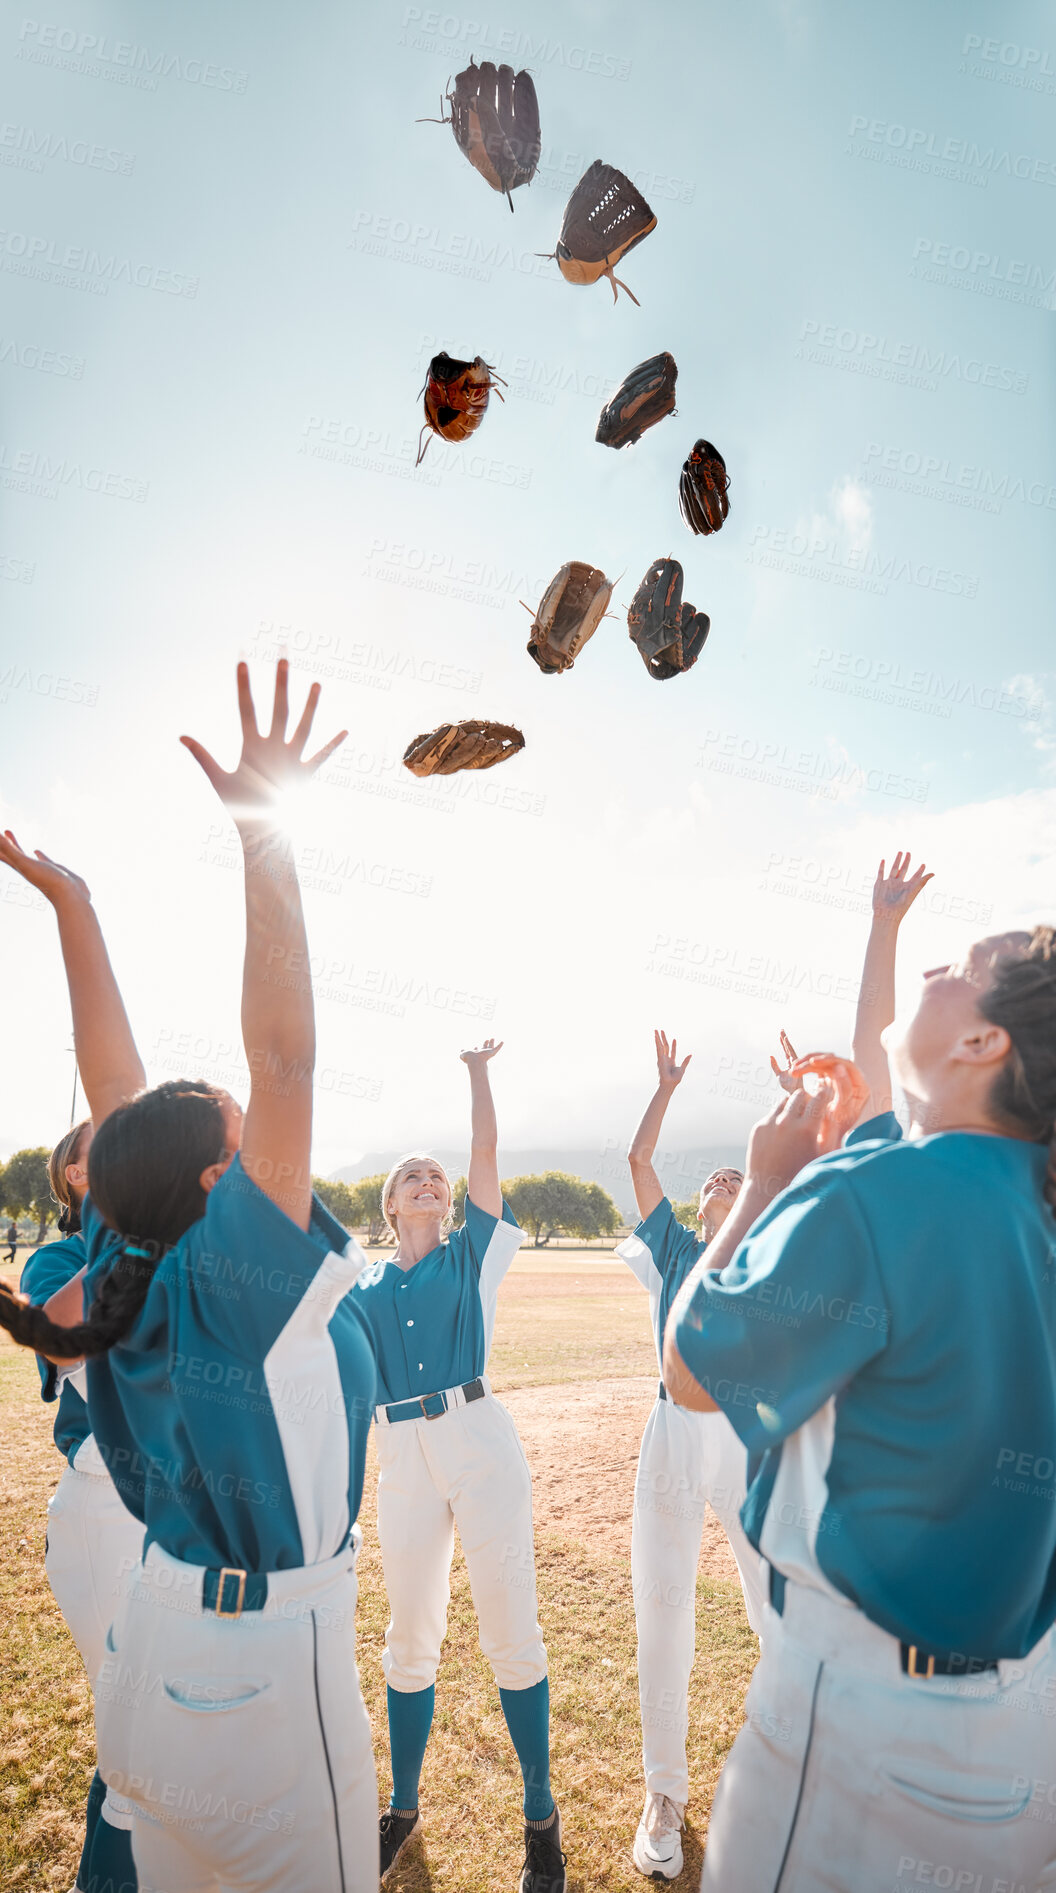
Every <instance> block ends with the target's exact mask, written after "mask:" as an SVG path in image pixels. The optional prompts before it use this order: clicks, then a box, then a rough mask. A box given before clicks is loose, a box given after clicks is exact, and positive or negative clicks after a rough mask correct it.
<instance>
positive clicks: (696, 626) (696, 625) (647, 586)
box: [627, 559, 711, 683]
mask: <svg viewBox="0 0 1056 1893" xmlns="http://www.w3.org/2000/svg"><path fill="white" fill-rule="evenodd" d="M627 629H628V632H629V634H630V637H631V641H632V643H634V644H635V645H636V646H637V648H638V650H639V652H640V653H641V658H642V662H643V664H644V665H645V668H646V670H647V671H648V672H649V675H650V677H655V678H656V679H657V681H658V682H661V683H662V682H664V681H665V679H667V678H668V677H677V676H678V675H679V674H680V672H682V671H684V670H691V669H692V668H693V665H694V664H695V663H696V661H697V659H698V657H699V656H700V653H701V651H702V650H703V649H704V644H705V641H706V639H707V635H708V632H709V631H710V630H711V619H710V618H709V617H708V616H707V614H706V613H705V612H703V611H694V609H693V606H692V605H689V604H686V605H684V604H683V603H682V567H681V566H680V565H679V563H678V560H677V559H654V561H653V563H652V565H651V566H650V567H649V570H648V572H647V573H646V575H645V577H644V578H643V580H642V582H641V584H640V585H639V587H638V590H637V591H636V592H635V594H634V598H633V599H632V601H631V607H630V610H629V611H628V613H627Z"/></svg>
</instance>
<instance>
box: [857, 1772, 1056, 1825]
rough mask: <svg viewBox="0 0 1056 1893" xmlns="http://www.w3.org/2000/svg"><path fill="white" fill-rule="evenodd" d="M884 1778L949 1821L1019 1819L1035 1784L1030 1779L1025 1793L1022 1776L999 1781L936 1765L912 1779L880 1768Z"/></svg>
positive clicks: (919, 1805)
mask: <svg viewBox="0 0 1056 1893" xmlns="http://www.w3.org/2000/svg"><path fill="white" fill-rule="evenodd" d="M880 1778H881V1782H882V1784H883V1785H884V1787H885V1788H888V1789H892V1790H893V1791H894V1793H895V1794H899V1795H904V1796H905V1798H906V1800H907V1801H912V1802H915V1804H916V1806H917V1807H919V1808H924V1809H925V1810H926V1811H927V1812H928V1813H930V1814H936V1815H939V1816H941V1818H942V1819H943V1820H945V1821H953V1822H957V1821H963V1822H967V1823H974V1822H989V1821H1014V1820H1016V1819H1017V1818H1018V1816H1019V1815H1021V1814H1022V1813H1023V1812H1024V1811H1025V1809H1026V1807H1027V1806H1028V1804H1029V1801H1030V1792H1031V1786H1032V1785H1033V1784H1031V1783H1029V1782H1028V1784H1027V1787H1026V1792H1025V1793H1024V1792H1023V1791H1022V1790H1019V1791H1018V1792H1017V1779H1022V1778H1021V1777H1019V1778H1016V1777H1011V1778H1010V1777H1009V1776H1007V1775H1006V1776H1005V1778H1004V1780H997V1781H995V1780H992V1779H988V1778H986V1777H985V1776H982V1777H980V1776H973V1775H970V1774H952V1773H949V1774H948V1773H945V1772H943V1771H937V1770H935V1769H934V1768H922V1769H921V1771H920V1773H919V1775H917V1776H916V1778H915V1779H914V1780H912V1781H910V1780H908V1779H907V1778H906V1777H905V1776H904V1775H896V1774H895V1773H893V1772H892V1771H891V1770H888V1769H882V1770H881V1771H880Z"/></svg>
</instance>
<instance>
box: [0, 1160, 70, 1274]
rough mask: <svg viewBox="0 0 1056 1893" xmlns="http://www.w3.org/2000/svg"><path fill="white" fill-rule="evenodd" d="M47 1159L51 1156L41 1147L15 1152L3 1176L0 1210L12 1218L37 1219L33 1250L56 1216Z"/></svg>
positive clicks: (56, 1211) (38, 1245)
mask: <svg viewBox="0 0 1056 1893" xmlns="http://www.w3.org/2000/svg"><path fill="white" fill-rule="evenodd" d="M50 1155H51V1152H50V1151H49V1150H48V1149H47V1148H46V1147H45V1145H43V1144H41V1145H39V1146H38V1148H37V1149H35V1150H16V1151H15V1154H14V1156H13V1157H10V1158H9V1159H8V1161H7V1163H5V1165H4V1168H3V1172H2V1182H3V1192H4V1196H3V1203H2V1205H0V1207H2V1208H3V1209H5V1210H7V1211H8V1213H9V1214H10V1215H12V1216H25V1215H26V1214H27V1213H30V1212H31V1213H32V1214H33V1215H34V1216H35V1217H36V1218H37V1225H38V1226H37V1240H36V1243H35V1244H34V1247H35V1248H39V1247H40V1244H41V1243H42V1242H43V1240H44V1234H45V1231H46V1229H47V1227H48V1224H49V1223H50V1222H51V1221H53V1219H54V1218H55V1216H57V1214H58V1207H57V1205H56V1203H55V1199H54V1197H53V1196H52V1194H51V1185H50V1183H49V1182H48V1158H49V1156H50Z"/></svg>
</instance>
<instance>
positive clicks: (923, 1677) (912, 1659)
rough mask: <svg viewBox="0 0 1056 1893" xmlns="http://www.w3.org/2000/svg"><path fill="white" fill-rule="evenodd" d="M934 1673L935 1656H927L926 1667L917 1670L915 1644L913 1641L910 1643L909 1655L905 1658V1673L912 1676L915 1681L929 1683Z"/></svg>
mask: <svg viewBox="0 0 1056 1893" xmlns="http://www.w3.org/2000/svg"><path fill="white" fill-rule="evenodd" d="M934 1674H935V1658H934V1657H933V1656H929V1657H928V1667H927V1669H924V1670H918V1668H917V1646H916V1644H915V1643H911V1644H910V1646H909V1656H908V1658H907V1660H906V1675H907V1676H912V1677H913V1678H914V1680H915V1681H916V1682H921V1683H930V1681H931V1679H932V1677H933V1676H934Z"/></svg>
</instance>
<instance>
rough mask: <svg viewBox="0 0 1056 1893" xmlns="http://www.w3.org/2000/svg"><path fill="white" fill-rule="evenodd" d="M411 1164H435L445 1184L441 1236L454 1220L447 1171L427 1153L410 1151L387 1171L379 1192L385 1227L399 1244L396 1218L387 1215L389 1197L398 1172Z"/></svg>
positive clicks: (453, 1202) (453, 1208) (452, 1194)
mask: <svg viewBox="0 0 1056 1893" xmlns="http://www.w3.org/2000/svg"><path fill="white" fill-rule="evenodd" d="M412 1163H429V1164H435V1165H436V1168H437V1169H438V1170H439V1172H440V1175H441V1176H442V1177H443V1179H444V1182H445V1183H446V1184H447V1198H448V1201H447V1213H446V1214H445V1216H444V1218H443V1221H442V1222H441V1224H440V1233H441V1235H446V1233H447V1231H448V1230H449V1229H450V1227H451V1223H452V1221H453V1219H454V1213H455V1193H454V1190H453V1189H452V1187H451V1178H450V1177H449V1176H448V1174H447V1171H446V1170H445V1169H444V1166H443V1164H442V1163H440V1162H438V1160H437V1159H436V1158H435V1157H430V1156H429V1155H428V1153H427V1152H426V1151H424V1150H412V1151H411V1153H410V1155H409V1156H406V1157H400V1158H398V1159H397V1161H396V1162H395V1163H394V1164H393V1166H392V1169H391V1170H390V1171H389V1174H388V1176H387V1177H386V1178H385V1182H384V1185H383V1186H382V1192H381V1213H382V1215H383V1216H384V1218H385V1222H386V1224H387V1226H388V1227H389V1228H390V1229H391V1230H392V1233H393V1235H394V1236H395V1238H396V1240H397V1242H399V1240H400V1232H399V1228H398V1227H397V1220H396V1217H395V1216H390V1214H389V1197H390V1196H391V1195H392V1192H393V1188H394V1187H395V1184H396V1179H397V1178H398V1176H399V1175H400V1172H401V1171H402V1170H406V1168H407V1166H408V1164H412Z"/></svg>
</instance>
